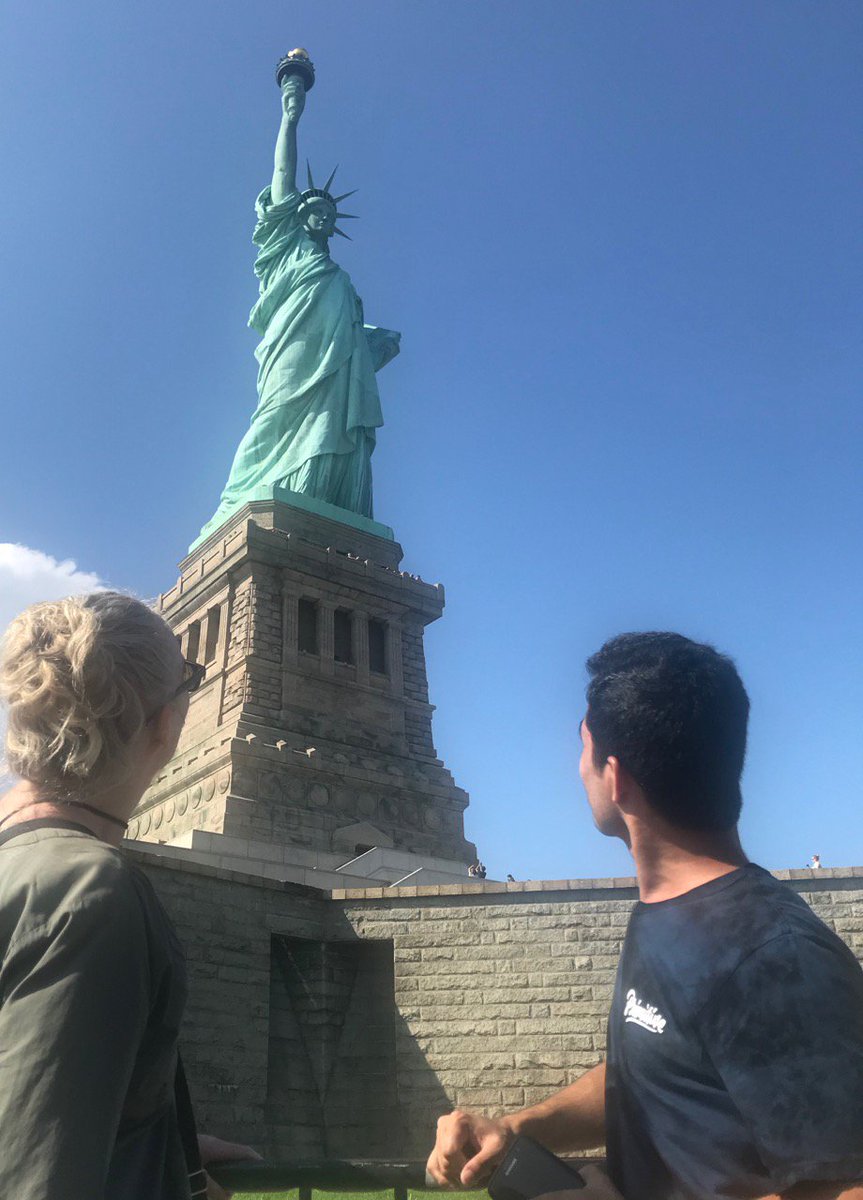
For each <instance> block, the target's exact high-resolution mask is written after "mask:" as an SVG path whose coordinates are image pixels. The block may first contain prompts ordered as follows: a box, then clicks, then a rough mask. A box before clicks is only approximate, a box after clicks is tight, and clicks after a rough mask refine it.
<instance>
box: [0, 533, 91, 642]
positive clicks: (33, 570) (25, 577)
mask: <svg viewBox="0 0 863 1200" xmlns="http://www.w3.org/2000/svg"><path fill="white" fill-rule="evenodd" d="M104 587H105V584H104V583H103V582H102V580H101V579H100V578H99V576H98V575H94V574H93V573H92V572H91V571H79V570H78V565H77V563H75V562H73V561H72V559H71V558H66V559H64V560H63V561H62V562H58V561H57V559H56V558H52V557H51V555H50V554H43V553H42V551H41V550H31V549H30V547H29V546H16V545H15V543H14V542H0V630H3V629H5V628H6V626H7V625H8V624H9V622H10V621H11V620H12V618H13V617H15V616H17V615H18V613H19V612H21V610H22V609H24V608H26V607H27V606H28V604H36V603H37V601H39V600H58V599H59V598H60V597H61V596H75V595H80V594H81V593H82V592H95V591H99V590H100V589H101V588H104Z"/></svg>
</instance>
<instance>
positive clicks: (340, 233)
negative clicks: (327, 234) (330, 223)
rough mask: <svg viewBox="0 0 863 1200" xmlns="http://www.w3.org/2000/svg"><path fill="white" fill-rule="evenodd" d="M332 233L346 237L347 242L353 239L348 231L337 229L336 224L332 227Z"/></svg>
mask: <svg viewBox="0 0 863 1200" xmlns="http://www.w3.org/2000/svg"><path fill="white" fill-rule="evenodd" d="M333 233H337V234H338V235H339V237H343V238H347V240H348V241H349V242H352V241H353V240H354V239H353V238H352V237H351V236H350V234H349V233H343V232H342V230H341V229H339V227H338V225H336V227H335V228H334V229H333Z"/></svg>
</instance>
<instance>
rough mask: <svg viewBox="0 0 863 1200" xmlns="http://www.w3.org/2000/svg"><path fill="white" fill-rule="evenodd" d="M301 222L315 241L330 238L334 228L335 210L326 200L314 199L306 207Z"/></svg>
mask: <svg viewBox="0 0 863 1200" xmlns="http://www.w3.org/2000/svg"><path fill="white" fill-rule="evenodd" d="M303 222H304V224H305V226H306V229H307V230H308V232H309V236H310V237H313V238H315V240H316V241H320V240H321V239H322V238H330V237H332V236H333V230H334V229H335V227H336V210H335V208H333V206H332V204H329V203H328V202H327V201H326V200H324V199H321V198H316V199H315V200H313V201H312V202H311V203H310V204H307V205H306V211H305V215H304V217H303Z"/></svg>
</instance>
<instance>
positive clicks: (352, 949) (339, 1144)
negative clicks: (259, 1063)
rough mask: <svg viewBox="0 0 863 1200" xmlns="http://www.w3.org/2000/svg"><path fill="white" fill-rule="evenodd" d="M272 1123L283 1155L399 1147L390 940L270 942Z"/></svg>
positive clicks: (376, 1152)
mask: <svg viewBox="0 0 863 1200" xmlns="http://www.w3.org/2000/svg"><path fill="white" fill-rule="evenodd" d="M267 1124H268V1126H269V1127H270V1128H269V1132H270V1137H271V1140H273V1141H276V1142H277V1143H278V1145H279V1147H280V1152H281V1153H288V1152H290V1153H296V1154H297V1155H302V1154H310V1155H317V1154H320V1155H323V1156H325V1157H336V1158H337V1157H354V1158H362V1157H386V1156H387V1155H391V1154H393V1153H394V1152H396V1150H397V1147H398V1145H399V1144H400V1142H401V1128H400V1123H399V1113H398V1103H397V1091H396V1048H395V1000H394V971H393V944H392V942H391V941H362V942H358V941H352V942H319V941H311V940H308V939H306V938H295V937H285V936H281V935H276V936H274V937H273V938H272V939H271V958H270V1034H269V1052H268V1075H267Z"/></svg>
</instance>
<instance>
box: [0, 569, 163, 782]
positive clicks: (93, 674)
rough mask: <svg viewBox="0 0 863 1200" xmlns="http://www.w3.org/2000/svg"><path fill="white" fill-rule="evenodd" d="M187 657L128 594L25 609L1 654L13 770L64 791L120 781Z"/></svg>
mask: <svg viewBox="0 0 863 1200" xmlns="http://www.w3.org/2000/svg"><path fill="white" fill-rule="evenodd" d="M179 658H180V655H179V650H178V648H177V644H176V641H175V639H174V635H173V634H172V633H171V630H170V628H169V627H168V625H167V624H166V623H165V622H164V621H163V620H162V618H161V617H160V616H159V615H158V614H157V613H155V612H154V611H153V610H152V609H151V608H148V606H147V605H146V604H143V603H142V602H141V601H140V600H136V599H135V598H134V597H132V596H124V595H123V594H122V593H120V592H94V593H93V594H92V595H88V596H71V597H69V598H67V599H65V600H51V601H47V602H45V603H43V604H34V605H32V606H31V607H30V608H27V609H25V610H24V612H22V613H21V614H20V615H19V616H17V617H16V618H15V620H14V621H12V623H11V625H10V626H9V628H8V630H7V631H6V634H5V637H4V639H3V644H2V649H1V650H0V699H2V700H3V702H4V703H5V704H6V706H7V708H8V727H7V731H6V761H7V764H8V767H9V768H10V769H11V770H12V771H14V772H15V773H16V774H17V775H20V776H21V777H22V778H23V779H27V780H29V781H30V782H31V783H34V784H37V785H40V786H42V787H45V788H47V789H51V790H58V791H68V790H70V789H72V788H74V789H75V790H76V791H81V790H87V789H88V788H89V787H92V786H93V785H98V783H100V782H104V781H106V780H110V779H112V778H113V777H114V776H115V775H116V773H117V771H118V770H119V769H121V768H122V765H123V763H124V761H125V753H126V747H127V746H128V744H129V742H131V741H132V739H133V738H134V737H135V736H136V734H138V733H139V732H140V731H141V729H142V728H143V726H144V724H145V723H146V721H147V720H148V718H149V717H150V715H151V714H152V713H153V712H154V711H156V710H157V709H158V708H159V706H160V705H161V704H165V703H166V702H167V700H168V699H169V698H170V696H171V694H172V692H173V689H174V688H175V687H176V685H177V681H178V678H179V675H180V670H179V666H180V663H179Z"/></svg>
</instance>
